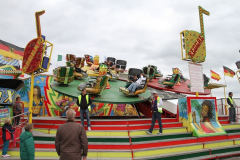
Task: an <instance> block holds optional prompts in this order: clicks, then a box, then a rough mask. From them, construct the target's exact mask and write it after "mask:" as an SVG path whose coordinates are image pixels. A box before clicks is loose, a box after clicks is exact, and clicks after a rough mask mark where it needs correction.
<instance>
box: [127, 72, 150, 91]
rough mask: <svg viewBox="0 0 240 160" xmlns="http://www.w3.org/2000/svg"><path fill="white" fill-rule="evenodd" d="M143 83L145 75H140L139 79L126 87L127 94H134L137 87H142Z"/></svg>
mask: <svg viewBox="0 0 240 160" xmlns="http://www.w3.org/2000/svg"><path fill="white" fill-rule="evenodd" d="M145 81H146V77H145V75H144V74H143V73H142V74H140V78H139V79H138V80H137V81H136V82H132V84H131V85H130V86H129V87H128V90H129V93H134V92H135V91H136V89H137V88H138V87H140V86H144V84H145Z"/></svg>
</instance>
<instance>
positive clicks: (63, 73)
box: [53, 66, 74, 85]
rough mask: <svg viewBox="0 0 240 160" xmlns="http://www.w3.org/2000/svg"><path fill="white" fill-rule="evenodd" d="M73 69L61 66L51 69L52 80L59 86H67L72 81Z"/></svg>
mask: <svg viewBox="0 0 240 160" xmlns="http://www.w3.org/2000/svg"><path fill="white" fill-rule="evenodd" d="M73 71H74V68H73V67H70V66H69V67H67V66H61V67H57V68H55V69H53V79H54V81H57V82H58V83H60V85H68V84H69V83H71V82H72V81H73V80H74V75H73Z"/></svg>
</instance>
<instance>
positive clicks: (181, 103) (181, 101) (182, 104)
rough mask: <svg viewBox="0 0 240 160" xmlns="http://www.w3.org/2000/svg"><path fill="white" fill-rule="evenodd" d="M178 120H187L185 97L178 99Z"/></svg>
mask: <svg viewBox="0 0 240 160" xmlns="http://www.w3.org/2000/svg"><path fill="white" fill-rule="evenodd" d="M178 107H179V121H180V122H182V121H188V110H187V98H179V99H178Z"/></svg>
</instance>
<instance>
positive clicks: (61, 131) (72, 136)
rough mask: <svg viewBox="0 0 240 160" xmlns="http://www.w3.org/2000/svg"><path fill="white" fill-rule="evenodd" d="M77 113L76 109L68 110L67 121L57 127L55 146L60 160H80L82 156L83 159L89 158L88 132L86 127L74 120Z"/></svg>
mask: <svg viewBox="0 0 240 160" xmlns="http://www.w3.org/2000/svg"><path fill="white" fill-rule="evenodd" d="M75 115H76V112H75V111H74V110H72V109H69V110H67V113H66V116H67V122H66V123H64V124H62V125H60V126H59V127H58V129H57V134H56V139H55V148H56V151H57V153H58V155H59V156H60V160H68V159H71V160H79V159H81V157H82V156H83V160H86V159H87V153H88V140H87V134H86V131H85V129H84V127H83V126H82V125H81V124H79V123H76V122H75V121H74V119H75ZM81 152H82V154H81Z"/></svg>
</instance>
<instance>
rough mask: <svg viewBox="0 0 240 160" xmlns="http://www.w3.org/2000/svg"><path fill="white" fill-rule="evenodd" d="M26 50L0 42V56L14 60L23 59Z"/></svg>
mask: <svg viewBox="0 0 240 160" xmlns="http://www.w3.org/2000/svg"><path fill="white" fill-rule="evenodd" d="M23 53H24V48H20V47H18V46H15V45H13V44H11V43H8V42H5V41H3V40H0V55H3V56H6V57H9V58H13V59H19V60H22V59H23Z"/></svg>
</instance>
